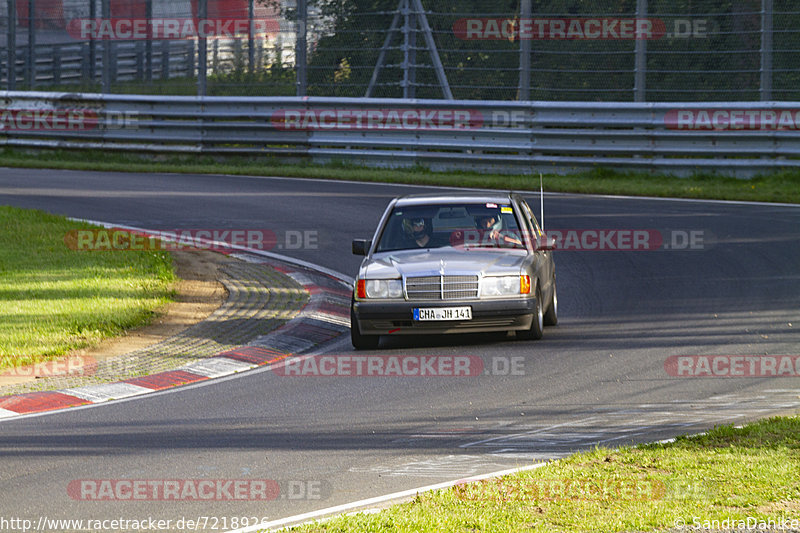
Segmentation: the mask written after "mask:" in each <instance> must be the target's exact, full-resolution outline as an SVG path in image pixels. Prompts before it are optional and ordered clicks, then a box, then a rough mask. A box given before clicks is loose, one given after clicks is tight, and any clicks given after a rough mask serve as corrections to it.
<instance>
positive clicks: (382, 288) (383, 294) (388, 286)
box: [365, 279, 403, 298]
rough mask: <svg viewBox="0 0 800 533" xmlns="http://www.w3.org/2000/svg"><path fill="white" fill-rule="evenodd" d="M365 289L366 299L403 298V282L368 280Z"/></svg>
mask: <svg viewBox="0 0 800 533" xmlns="http://www.w3.org/2000/svg"><path fill="white" fill-rule="evenodd" d="M365 289H366V291H365V292H366V296H367V298H402V297H403V282H402V281H401V280H399V279H368V280H366V283H365Z"/></svg>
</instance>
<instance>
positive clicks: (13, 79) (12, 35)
mask: <svg viewBox="0 0 800 533" xmlns="http://www.w3.org/2000/svg"><path fill="white" fill-rule="evenodd" d="M7 7H8V36H7V37H6V39H7V41H6V47H7V57H8V90H9V91H13V90H16V88H17V0H8V5H7Z"/></svg>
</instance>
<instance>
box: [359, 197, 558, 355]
mask: <svg viewBox="0 0 800 533" xmlns="http://www.w3.org/2000/svg"><path fill="white" fill-rule="evenodd" d="M553 248H554V241H553V240H552V239H550V238H548V237H546V236H545V235H544V233H543V232H542V230H541V228H540V226H539V223H538V222H537V220H536V217H535V216H534V214H533V211H532V210H531V208H530V206H529V205H528V203H527V202H526V201H525V199H524V198H523V197H522V196H521V195H519V194H516V193H480V194H454V195H451V194H448V195H425V196H406V197H402V198H396V199H394V200H392V201H391V202H390V203H389V206H388V207H387V208H386V211H385V212H384V214H383V216H382V217H381V221H380V223H379V224H378V229H377V230H376V231H375V235H374V236H373V238H372V240H354V241H353V253H354V254H356V255H363V256H365V257H364V260H363V261H362V262H361V267H360V268H359V270H358V277H357V279H356V283H355V287H354V288H353V300H352V303H351V308H350V334H351V338H352V341H353V346H354V347H355V348H356V349H358V350H366V349H375V348H377V347H378V342H379V340H380V336H381V335H420V334H446V333H474V332H495V331H514V332H516V333H515V334H516V336H517V338H524V339H540V338H541V337H542V331H543V329H544V326H546V325H555V324H556V323H557V322H558V316H557V313H558V297H557V295H556V274H555V264H554V262H553V257H552V251H553Z"/></svg>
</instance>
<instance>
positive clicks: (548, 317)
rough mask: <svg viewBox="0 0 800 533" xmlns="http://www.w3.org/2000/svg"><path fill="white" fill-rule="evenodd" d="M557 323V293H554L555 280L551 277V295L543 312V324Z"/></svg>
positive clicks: (552, 324)
mask: <svg viewBox="0 0 800 533" xmlns="http://www.w3.org/2000/svg"><path fill="white" fill-rule="evenodd" d="M556 324H558V294H556V280H555V279H553V295H552V296H551V297H550V305H548V306H547V312H546V313H545V314H544V325H545V326H555V325H556Z"/></svg>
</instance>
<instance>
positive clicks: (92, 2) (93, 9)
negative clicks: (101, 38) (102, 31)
mask: <svg viewBox="0 0 800 533" xmlns="http://www.w3.org/2000/svg"><path fill="white" fill-rule="evenodd" d="M96 18H97V0H89V19H90V20H95V19H96ZM88 63H89V65H88V67H89V71H88V78H89V83H90V84H93V83H94V79H95V77H96V73H95V69H96V67H97V44H96V43H95V40H94V32H89V59H88Z"/></svg>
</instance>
